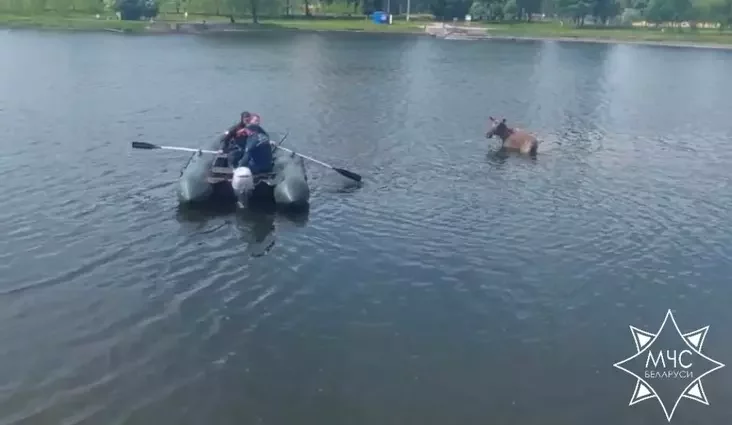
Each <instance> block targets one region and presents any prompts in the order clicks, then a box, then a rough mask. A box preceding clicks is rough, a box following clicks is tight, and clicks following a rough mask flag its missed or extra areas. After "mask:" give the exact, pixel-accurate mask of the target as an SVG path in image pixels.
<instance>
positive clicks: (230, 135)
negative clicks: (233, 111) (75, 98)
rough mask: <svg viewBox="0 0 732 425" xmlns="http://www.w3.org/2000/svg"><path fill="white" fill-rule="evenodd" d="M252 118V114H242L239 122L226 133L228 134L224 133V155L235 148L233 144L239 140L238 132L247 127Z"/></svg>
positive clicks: (222, 142) (222, 140)
mask: <svg viewBox="0 0 732 425" xmlns="http://www.w3.org/2000/svg"><path fill="white" fill-rule="evenodd" d="M251 116H252V114H251V113H250V112H247V111H244V112H242V113H241V115H240V118H239V122H237V123H236V124H234V125H233V126H232V127H231V128H229V129H228V130H227V131H226V133H224V136H223V137H222V138H221V149H222V150H223V151H224V153H228V152H229V151H230V150H231V149H232V148H233V147H234V146H233V142H234V140H235V139H236V138H237V132H239V131H240V130H241V129H243V128H245V127H246V126H247V122H248V121H249V119H250V118H251Z"/></svg>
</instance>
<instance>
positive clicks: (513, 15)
mask: <svg viewBox="0 0 732 425" xmlns="http://www.w3.org/2000/svg"><path fill="white" fill-rule="evenodd" d="M503 16H504V17H505V18H508V19H518V17H519V16H518V5H517V4H516V0H508V1H507V2H506V4H504V5H503Z"/></svg>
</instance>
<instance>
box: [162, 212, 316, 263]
mask: <svg viewBox="0 0 732 425" xmlns="http://www.w3.org/2000/svg"><path fill="white" fill-rule="evenodd" d="M309 217H310V208H309V206H308V207H307V208H305V209H299V210H297V211H292V210H281V209H278V208H277V207H276V206H264V205H261V206H250V207H249V208H246V209H243V208H238V207H237V206H236V204H234V203H224V202H221V203H209V204H181V205H179V206H178V208H177V209H176V219H177V220H178V221H179V222H180V223H182V224H185V225H193V227H192V228H191V230H195V231H196V232H197V233H199V234H204V233H214V232H216V231H217V230H219V229H220V228H222V227H224V226H227V225H229V224H233V225H234V228H236V230H237V231H238V232H239V233H240V235H241V237H240V240H241V241H242V242H244V243H245V244H246V246H247V252H248V254H249V255H250V256H252V257H261V256H263V255H266V254H267V253H268V252H269V251H270V250H271V249H272V247H274V245H275V240H276V230H277V226H276V223H277V222H278V221H286V222H288V223H291V224H294V225H295V226H297V227H305V226H306V225H307V223H308V219H309ZM211 222H216V223H218V224H217V225H214V226H209V223H211Z"/></svg>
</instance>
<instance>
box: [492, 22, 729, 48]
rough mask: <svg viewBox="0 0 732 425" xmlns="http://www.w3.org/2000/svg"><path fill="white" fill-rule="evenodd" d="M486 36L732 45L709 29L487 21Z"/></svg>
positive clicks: (726, 32)
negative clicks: (580, 26) (595, 26)
mask: <svg viewBox="0 0 732 425" xmlns="http://www.w3.org/2000/svg"><path fill="white" fill-rule="evenodd" d="M484 27H486V29H487V32H488V34H489V35H494V36H508V37H526V38H538V39H584V40H590V39H591V40H605V41H631V42H633V41H634V42H661V43H696V44H719V45H729V46H732V32H730V31H725V32H720V31H719V30H712V29H698V30H689V29H686V30H684V31H682V32H680V31H677V30H674V29H666V30H660V29H649V28H576V27H574V26H571V25H564V26H562V25H560V24H558V23H519V24H497V25H493V24H486V25H484Z"/></svg>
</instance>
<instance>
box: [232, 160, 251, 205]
mask: <svg viewBox="0 0 732 425" xmlns="http://www.w3.org/2000/svg"><path fill="white" fill-rule="evenodd" d="M231 188H232V189H234V194H235V195H236V196H237V198H242V197H243V198H245V199H246V198H247V197H248V196H249V195H250V194H251V193H252V191H253V190H254V176H252V170H250V169H249V168H247V167H237V168H235V169H234V175H233V176H232V177H231Z"/></svg>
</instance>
